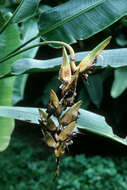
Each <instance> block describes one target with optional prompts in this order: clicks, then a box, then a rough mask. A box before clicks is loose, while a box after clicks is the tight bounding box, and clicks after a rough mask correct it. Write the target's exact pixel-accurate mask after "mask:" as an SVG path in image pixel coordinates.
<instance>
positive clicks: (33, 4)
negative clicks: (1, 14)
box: [13, 0, 40, 23]
mask: <svg viewBox="0 0 127 190" xmlns="http://www.w3.org/2000/svg"><path fill="white" fill-rule="evenodd" d="M39 2H40V0H32V1H31V0H22V1H21V2H20V4H19V6H18V7H17V10H16V14H15V16H14V18H13V22H16V23H19V22H22V21H24V20H26V19H28V18H30V17H32V16H33V15H34V13H35V11H36V9H37V7H38V4H39Z"/></svg>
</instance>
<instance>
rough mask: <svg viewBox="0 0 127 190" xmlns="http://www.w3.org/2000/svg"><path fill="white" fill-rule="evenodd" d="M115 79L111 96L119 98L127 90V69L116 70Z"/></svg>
mask: <svg viewBox="0 0 127 190" xmlns="http://www.w3.org/2000/svg"><path fill="white" fill-rule="evenodd" d="M114 77H115V78H114V81H113V85H112V89H111V96H112V97H113V98H117V97H119V96H120V95H121V94H122V93H123V92H124V90H125V89H126V88H127V67H123V68H119V69H116V70H115V71H114Z"/></svg>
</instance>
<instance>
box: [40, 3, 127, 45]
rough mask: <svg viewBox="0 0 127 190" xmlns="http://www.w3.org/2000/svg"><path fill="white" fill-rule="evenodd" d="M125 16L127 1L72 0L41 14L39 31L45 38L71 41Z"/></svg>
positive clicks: (84, 36) (102, 28)
mask: <svg viewBox="0 0 127 190" xmlns="http://www.w3.org/2000/svg"><path fill="white" fill-rule="evenodd" d="M125 15H127V2H126V0H121V1H116V0H112V1H111V0H105V1H95V0H93V1H91V0H85V1H83V0H78V1H75V0H71V1H68V2H67V3H64V4H62V5H59V6H57V7H54V8H52V9H50V10H48V11H46V12H44V13H42V15H41V17H40V20H39V27H40V33H41V35H42V38H43V39H45V40H58V41H64V42H67V43H70V44H71V43H74V42H76V41H77V40H82V39H87V38H89V37H90V36H93V35H94V34H96V33H98V32H100V31H102V30H104V29H105V28H107V27H109V26H110V25H112V24H113V23H114V22H116V21H118V20H119V19H120V18H122V17H123V16H125ZM47 21H48V22H47Z"/></svg>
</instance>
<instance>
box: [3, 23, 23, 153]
mask: <svg viewBox="0 0 127 190" xmlns="http://www.w3.org/2000/svg"><path fill="white" fill-rule="evenodd" d="M19 45H20V35H19V31H18V27H17V25H16V24H11V25H10V26H8V28H7V29H6V31H5V32H3V33H2V34H1V35H0V57H3V56H4V55H5V54H7V53H9V52H10V51H12V50H13V49H15V48H17V46H19ZM18 58H21V57H20V56H16V57H13V58H12V59H10V60H8V61H6V62H4V63H3V64H0V74H5V73H7V72H9V71H10V67H11V64H12V63H13V62H14V61H16V60H17V59H18ZM14 80H15V77H9V78H5V79H0V105H2V106H11V101H12V90H13V84H14ZM13 129H14V120H13V119H8V118H3V117H0V151H3V150H5V149H6V147H7V146H8V144H9V141H10V136H11V133H12V131H13Z"/></svg>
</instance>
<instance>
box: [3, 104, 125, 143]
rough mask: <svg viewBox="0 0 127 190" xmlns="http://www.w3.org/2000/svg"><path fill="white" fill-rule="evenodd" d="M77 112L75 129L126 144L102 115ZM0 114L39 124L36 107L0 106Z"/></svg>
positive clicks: (81, 110) (84, 111) (83, 111)
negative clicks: (78, 113)
mask: <svg viewBox="0 0 127 190" xmlns="http://www.w3.org/2000/svg"><path fill="white" fill-rule="evenodd" d="M79 112H80V115H79V118H78V120H77V129H78V128H81V129H82V132H83V130H84V133H85V131H89V132H92V133H95V134H98V135H101V136H104V137H107V138H110V139H112V140H114V141H117V142H119V143H122V144H124V145H127V141H126V140H125V139H123V138H120V137H118V136H116V135H115V134H114V133H113V131H112V128H111V127H110V126H109V125H108V124H107V123H106V121H105V118H104V117H103V116H101V115H98V114H95V113H92V112H89V111H86V110H83V109H79ZM0 116H2V117H8V118H14V119H18V120H22V121H27V122H30V123H35V124H39V122H38V120H39V119H40V115H39V112H38V108H28V107H8V106H0ZM77 129H76V130H77Z"/></svg>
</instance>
